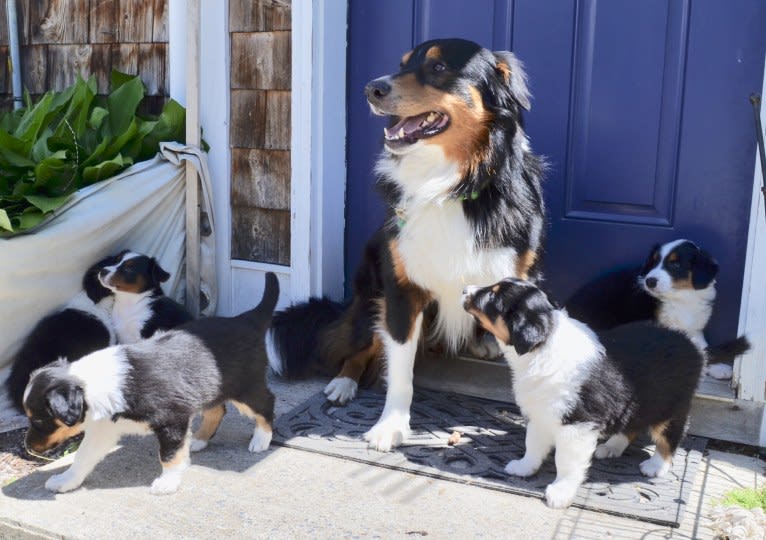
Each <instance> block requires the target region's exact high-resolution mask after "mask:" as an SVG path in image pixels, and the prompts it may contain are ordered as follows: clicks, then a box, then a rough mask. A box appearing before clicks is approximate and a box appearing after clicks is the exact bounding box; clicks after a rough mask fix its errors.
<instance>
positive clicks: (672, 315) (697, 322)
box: [657, 284, 716, 353]
mask: <svg viewBox="0 0 766 540" xmlns="http://www.w3.org/2000/svg"><path fill="white" fill-rule="evenodd" d="M715 295H716V291H715V285H714V284H711V285H710V286H708V287H707V288H705V289H700V290H693V289H690V290H672V291H669V292H667V293H666V294H665V295H664V297H663V298H662V301H661V302H660V306H659V308H658V310H657V322H659V323H660V324H661V325H662V326H664V327H665V328H670V329H673V330H680V331H681V332H683V333H684V334H686V336H687V337H688V338H689V339H690V340H691V341H692V343H694V345H695V347H697V349H698V350H700V351H701V352H703V353H704V352H705V349H706V348H707V341H706V340H705V336H704V334H703V330H704V329H705V325H707V322H708V320H709V319H710V315H711V314H712V312H713V301H714V300H715Z"/></svg>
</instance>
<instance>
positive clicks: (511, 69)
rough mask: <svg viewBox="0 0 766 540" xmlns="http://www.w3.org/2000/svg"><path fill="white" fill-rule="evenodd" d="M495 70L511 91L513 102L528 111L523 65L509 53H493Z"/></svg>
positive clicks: (527, 90) (525, 75) (527, 94)
mask: <svg viewBox="0 0 766 540" xmlns="http://www.w3.org/2000/svg"><path fill="white" fill-rule="evenodd" d="M494 55H495V69H496V70H497V72H498V74H500V76H501V78H502V79H503V81H504V82H505V84H506V85H508V87H509V88H510V90H511V97H512V98H513V100H514V101H515V102H516V103H518V104H519V105H521V106H522V107H523V108H524V109H526V110H529V109H530V108H531V107H532V105H531V104H530V102H529V88H528V87H527V74H526V73H525V72H524V64H522V63H521V60H519V59H518V58H516V56H515V55H514V54H513V53H512V52H509V51H495V52H494Z"/></svg>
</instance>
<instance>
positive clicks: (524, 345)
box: [511, 311, 553, 356]
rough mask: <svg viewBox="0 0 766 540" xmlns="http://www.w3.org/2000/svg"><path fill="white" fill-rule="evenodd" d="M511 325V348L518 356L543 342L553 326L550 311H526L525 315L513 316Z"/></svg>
mask: <svg viewBox="0 0 766 540" xmlns="http://www.w3.org/2000/svg"><path fill="white" fill-rule="evenodd" d="M514 319H516V320H514V321H513V323H512V325H511V339H512V341H513V348H514V349H516V354H518V355H519V356H521V355H523V354H527V353H528V352H529V351H531V350H532V349H534V348H535V347H537V346H538V345H540V344H541V343H544V342H545V340H546V339H548V336H549V335H550V333H551V328H552V327H553V316H552V314H551V312H550V311H546V312H540V313H528V314H526V316H520V317H514Z"/></svg>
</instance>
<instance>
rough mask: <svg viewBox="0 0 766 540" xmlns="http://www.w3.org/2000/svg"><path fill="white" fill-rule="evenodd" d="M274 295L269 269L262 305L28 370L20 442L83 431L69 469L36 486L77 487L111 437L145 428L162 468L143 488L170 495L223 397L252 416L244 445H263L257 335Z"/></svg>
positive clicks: (266, 404)
mask: <svg viewBox="0 0 766 540" xmlns="http://www.w3.org/2000/svg"><path fill="white" fill-rule="evenodd" d="M278 296H279V284H278V282H277V278H276V276H275V275H274V274H272V273H269V274H267V275H266V286H265V292H264V295H263V299H262V300H261V303H260V304H259V305H258V306H257V307H256V308H254V309H252V310H250V311H248V312H245V313H243V314H241V315H239V316H237V317H233V318H223V317H210V318H203V319H199V320H194V321H190V322H188V323H186V324H184V325H182V326H180V327H178V328H176V329H174V330H169V331H167V332H159V333H157V334H156V335H155V336H153V337H152V338H149V339H146V340H143V341H139V342H137V343H133V344H129V345H116V346H114V347H109V348H107V349H104V350H101V351H98V352H95V353H92V354H90V355H88V356H85V357H84V358H82V359H80V360H77V361H76V362H72V363H71V364H70V363H66V362H60V363H56V364H53V365H50V366H47V367H44V368H41V369H39V370H38V371H36V372H35V373H34V374H33V375H32V378H31V380H30V383H29V385H28V386H27V388H26V391H25V394H24V409H25V411H26V414H27V416H28V417H29V420H30V428H29V431H28V432H27V437H26V445H27V447H28V448H30V449H32V450H35V451H38V452H41V451H45V450H48V449H50V448H52V447H54V446H56V445H58V444H60V443H61V442H63V441H64V440H66V439H68V438H69V437H71V436H72V435H75V434H77V433H79V432H81V431H84V432H85V436H84V438H83V440H82V443H81V444H80V447H79V449H78V450H77V453H76V454H75V457H74V462H73V463H72V466H71V467H69V469H67V470H66V471H65V472H63V473H61V474H57V475H55V476H52V477H50V478H49V479H48V481H47V482H46V483H45V487H46V488H48V489H49V490H51V491H56V492H64V491H70V490H73V489H76V488H77V487H79V486H80V485H81V484H82V482H83V480H85V478H86V477H87V476H88V474H89V473H90V472H91V471H92V470H93V468H94V467H95V466H96V464H97V463H98V462H99V461H101V459H102V458H103V457H104V455H106V453H107V452H108V451H109V450H110V449H111V448H112V447H113V446H114V445H115V444H116V443H117V441H118V440H119V438H120V436H122V435H126V434H148V433H154V434H155V435H156V436H157V438H158V439H159V443H160V461H161V462H162V475H161V476H159V477H158V478H156V479H155V480H154V482H153V483H152V487H151V491H152V493H155V494H163V493H173V492H174V491H176V489H177V488H178V485H179V484H180V482H181V475H182V473H183V471H184V470H185V469H186V468H187V467H188V465H189V451H190V450H191V451H196V450H201V449H203V448H204V447H205V446H206V445H207V442H208V441H209V440H210V438H211V437H212V436H213V435H214V434H215V432H216V430H217V428H218V425H219V424H220V422H221V419H222V418H223V416H224V414H225V412H226V409H225V406H224V404H225V402H226V401H230V402H232V404H233V405H234V406H235V407H236V408H237V409H238V410H239V411H240V412H241V413H242V414H245V415H246V416H248V417H250V418H252V419H254V420H255V424H256V427H255V432H254V434H253V437H252V439H251V440H250V444H249V449H250V451H251V452H261V451H263V450H266V449H267V448H268V446H269V443H270V442H271V425H272V421H273V418H274V395H273V394H272V393H271V391H270V390H269V388H268V387H267V385H266V366H267V360H266V352H265V350H264V335H265V333H266V329H267V328H268V326H269V324H270V321H271V315H272V312H273V310H274V306H275V305H276V303H277V298H278ZM199 411H203V416H202V423H201V425H200V427H199V429H198V430H197V432H196V433H195V434H194V436H193V437H192V436H191V432H190V425H191V420H192V417H193V416H194V415H195V414H196V413H198V412H199Z"/></svg>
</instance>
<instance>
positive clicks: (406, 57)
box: [402, 51, 412, 65]
mask: <svg viewBox="0 0 766 540" xmlns="http://www.w3.org/2000/svg"><path fill="white" fill-rule="evenodd" d="M411 56H412V51H408V52H406V53H404V55H403V56H402V65H404V64H406V63H407V62H409V60H410V57H411Z"/></svg>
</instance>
